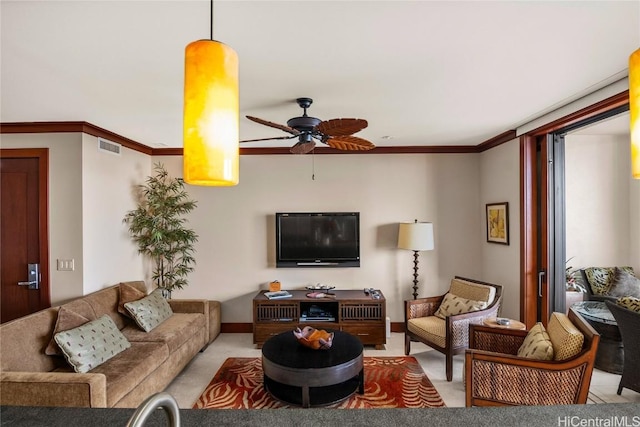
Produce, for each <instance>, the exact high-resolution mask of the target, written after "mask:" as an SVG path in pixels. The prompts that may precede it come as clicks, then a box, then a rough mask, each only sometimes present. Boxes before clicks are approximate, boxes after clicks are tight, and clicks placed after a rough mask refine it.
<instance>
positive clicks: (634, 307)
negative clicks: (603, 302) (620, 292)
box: [616, 297, 640, 313]
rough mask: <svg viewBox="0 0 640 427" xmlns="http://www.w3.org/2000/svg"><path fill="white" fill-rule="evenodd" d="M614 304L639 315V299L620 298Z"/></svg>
mask: <svg viewBox="0 0 640 427" xmlns="http://www.w3.org/2000/svg"><path fill="white" fill-rule="evenodd" d="M616 304H618V305H620V306H622V307H624V308H627V309H629V310H631V311H635V312H638V313H640V298H634V297H622V298H618V300H617V301H616Z"/></svg>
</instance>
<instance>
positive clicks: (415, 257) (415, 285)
mask: <svg viewBox="0 0 640 427" xmlns="http://www.w3.org/2000/svg"><path fill="white" fill-rule="evenodd" d="M413 299H418V251H413Z"/></svg>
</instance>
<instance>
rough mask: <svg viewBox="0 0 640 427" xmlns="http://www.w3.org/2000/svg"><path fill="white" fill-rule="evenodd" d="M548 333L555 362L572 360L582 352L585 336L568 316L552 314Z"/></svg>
mask: <svg viewBox="0 0 640 427" xmlns="http://www.w3.org/2000/svg"><path fill="white" fill-rule="evenodd" d="M547 332H548V333H549V338H550V339H551V342H552V343H553V352H554V356H553V360H566V359H570V358H572V357H573V356H575V355H577V354H578V353H580V351H581V350H582V345H583V344H584V335H582V332H580V330H579V329H578V328H576V327H575V326H574V325H573V323H571V320H569V317H568V316H567V315H566V314H564V313H551V318H550V319H549V324H548V325H547Z"/></svg>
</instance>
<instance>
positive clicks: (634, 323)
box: [605, 301, 640, 394]
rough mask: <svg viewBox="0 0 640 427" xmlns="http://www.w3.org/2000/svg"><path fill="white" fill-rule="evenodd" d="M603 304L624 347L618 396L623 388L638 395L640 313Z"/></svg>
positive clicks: (609, 303) (610, 304) (639, 382)
mask: <svg viewBox="0 0 640 427" xmlns="http://www.w3.org/2000/svg"><path fill="white" fill-rule="evenodd" d="M605 304H607V307H608V308H609V310H610V311H611V313H612V314H613V317H614V318H615V319H616V322H617V323H618V329H620V335H622V345H623V346H624V365H623V367H622V378H620V384H619V385H618V394H621V393H622V388H623V387H624V388H628V389H631V390H633V391H635V392H638V393H640V313H638V312H637V311H633V310H629V309H627V308H625V307H621V306H619V305H617V304H613V303H611V302H609V301H605Z"/></svg>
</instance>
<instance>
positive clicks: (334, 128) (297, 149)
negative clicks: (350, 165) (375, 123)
mask: <svg viewBox="0 0 640 427" xmlns="http://www.w3.org/2000/svg"><path fill="white" fill-rule="evenodd" d="M296 102H297V103H298V106H300V108H302V109H303V114H302V116H300V117H293V118H291V119H289V120H288V121H287V125H286V126H285V125H281V124H278V123H274V122H270V121H268V120H264V119H260V118H258V117H253V116H247V118H248V119H249V120H251V121H253V122H256V123H259V124H261V125H265V126H269V127H272V128H276V129H280V130H282V131H285V132H287V133H288V134H290V135H289V136H277V137H273V138H259V139H247V140H243V141H240V142H256V141H271V140H276V139H294V138H297V139H298V142H296V144H294V145H293V147H291V149H290V150H289V151H290V152H291V153H293V154H306V153H309V152H311V151H313V149H314V148H315V146H316V140H317V141H319V142H321V143H323V144H326V145H328V146H329V147H331V148H336V149H338V150H348V151H361V150H371V149H372V148H374V147H375V145H373V144H372V143H371V142H370V141H367V140H366V139H363V138H359V137H357V136H353V134H354V133H356V132H359V131H361V130H362V129H364V128H366V127H367V125H368V123H367V121H366V120H363V119H331V120H324V121H323V120H320V119H318V118H316V117H311V116H309V115H307V108H309V107H310V106H311V104H312V103H313V99H311V98H298V99H296Z"/></svg>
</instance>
